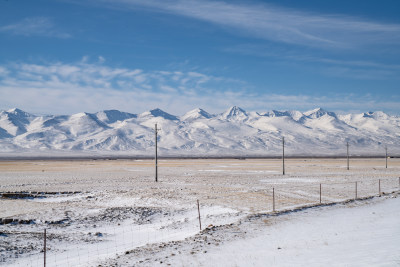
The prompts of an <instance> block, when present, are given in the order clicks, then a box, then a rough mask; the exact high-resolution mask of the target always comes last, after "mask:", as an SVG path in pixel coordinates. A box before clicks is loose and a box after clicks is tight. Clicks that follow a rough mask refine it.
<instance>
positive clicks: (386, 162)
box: [385, 146, 388, 169]
mask: <svg viewBox="0 0 400 267" xmlns="http://www.w3.org/2000/svg"><path fill="white" fill-rule="evenodd" d="M385 151H386V169H387V162H388V153H387V146H385Z"/></svg>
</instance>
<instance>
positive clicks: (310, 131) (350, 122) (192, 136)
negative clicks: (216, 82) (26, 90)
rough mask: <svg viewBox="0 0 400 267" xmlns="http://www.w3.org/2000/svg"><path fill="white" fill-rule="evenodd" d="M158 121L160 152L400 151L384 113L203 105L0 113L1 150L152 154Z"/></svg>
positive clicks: (397, 128)
mask: <svg viewBox="0 0 400 267" xmlns="http://www.w3.org/2000/svg"><path fill="white" fill-rule="evenodd" d="M155 124H157V125H158V128H160V131H159V133H158V147H159V154H160V155H161V156H163V155H164V156H221V157H223V156H278V155H280V153H281V149H282V137H285V151H286V152H287V154H288V155H293V156H296V155H299V156H300V155H303V156H307V155H309V156H312V155H314V156H318V155H319V156H324V155H327V156H328V155H330V156H335V155H337V156H343V155H345V154H346V144H347V142H349V145H350V153H351V154H352V155H365V156H367V155H384V154H385V147H386V146H387V147H388V151H389V154H392V155H394V154H397V155H398V154H400V145H399V141H400V117H399V116H391V115H388V114H385V113H384V112H381V111H377V112H367V113H360V114H347V115H338V114H336V113H334V112H330V111H326V110H323V109H322V108H317V109H314V110H310V111H307V112H300V111H276V110H272V111H268V112H261V113H259V112H246V111H245V110H243V109H241V108H239V107H236V106H235V107H231V108H229V109H228V110H226V111H225V112H223V113H221V114H210V113H208V112H206V111H204V110H202V109H200V108H198V109H194V110H191V111H189V112H187V113H186V114H184V115H183V116H175V115H172V114H169V113H167V112H165V111H163V110H161V109H153V110H150V111H147V112H144V113H141V114H131V113H127V112H122V111H118V110H104V111H100V112H97V113H85V112H82V113H77V114H73V115H41V116H39V115H34V114H30V113H27V112H25V111H22V110H20V109H17V108H15V109H11V110H7V111H1V112H0V155H2V156H7V155H11V154H13V155H15V154H19V153H22V154H46V153H50V154H52V153H54V154H57V153H62V154H67V155H68V154H75V155H80V154H93V155H96V154H101V155H104V154H108V155H131V156H151V155H152V154H153V152H154V145H155V138H154V127H155Z"/></svg>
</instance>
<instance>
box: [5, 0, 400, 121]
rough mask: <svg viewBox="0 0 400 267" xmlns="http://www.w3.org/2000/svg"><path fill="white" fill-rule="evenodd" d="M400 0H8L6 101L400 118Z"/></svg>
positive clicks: (57, 108) (49, 110)
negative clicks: (324, 112) (234, 108)
mask: <svg viewBox="0 0 400 267" xmlns="http://www.w3.org/2000/svg"><path fill="white" fill-rule="evenodd" d="M399 14H400V2H399V1H398V0H380V1H375V0H364V1H359V0H335V1H333V0H326V1H320V0H302V1H298V0H271V1H260V0H258V1H257V0H250V1H249V0H247V1H239V0H232V1H213V0H201V1H200V0H146V1H143V0H48V1H46V0H35V1H31V0H0V110H6V109H10V108H14V107H18V108H20V109H23V110H25V111H27V112H31V113H36V114H72V113H77V112H83V111H85V112H97V111H100V110H107V109H118V110H121V111H125V112H132V113H141V112H144V111H147V110H151V109H155V108H161V109H163V110H164V111H166V112H169V113H172V114H174V115H182V114H184V113H185V112H187V111H189V110H192V109H195V108H203V109H204V110H206V111H208V112H210V113H219V112H223V111H224V110H226V109H228V108H229V107H230V106H235V105H236V106H239V107H241V108H243V109H245V110H247V111H259V112H262V111H268V110H272V109H275V110H300V111H307V110H310V109H314V108H317V107H322V108H324V109H326V110H329V111H334V112H338V113H360V112H368V111H377V110H381V111H384V112H387V113H389V114H396V115H400V86H399V82H400V16H399Z"/></svg>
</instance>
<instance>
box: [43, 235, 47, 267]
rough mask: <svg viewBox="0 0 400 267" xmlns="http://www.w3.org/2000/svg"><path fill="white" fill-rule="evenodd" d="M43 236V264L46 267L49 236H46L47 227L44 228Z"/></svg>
mask: <svg viewBox="0 0 400 267" xmlns="http://www.w3.org/2000/svg"><path fill="white" fill-rule="evenodd" d="M43 238H44V244H43V252H44V254H43V266H44V267H46V249H47V248H46V239H47V237H46V229H44V236H43Z"/></svg>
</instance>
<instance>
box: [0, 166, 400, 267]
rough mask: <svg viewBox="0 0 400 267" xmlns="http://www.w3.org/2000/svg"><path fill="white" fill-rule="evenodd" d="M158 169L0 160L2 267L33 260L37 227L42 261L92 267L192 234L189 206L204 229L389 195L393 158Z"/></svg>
mask: <svg viewBox="0 0 400 267" xmlns="http://www.w3.org/2000/svg"><path fill="white" fill-rule="evenodd" d="M158 173H159V175H158V182H155V172H154V161H153V160H17V161H7V160H3V161H0V181H1V183H0V192H1V193H2V197H1V198H0V218H1V219H2V220H3V222H4V220H5V219H8V220H10V219H12V221H13V223H7V224H4V223H3V224H1V225H0V232H1V233H2V235H0V238H1V239H4V240H3V241H4V242H2V245H0V249H1V259H0V260H1V261H0V262H2V263H4V264H9V265H13V264H21V265H23V264H24V263H26V262H25V261H24V260H26V261H28V260H29V262H32V257H33V258H34V259H36V261H37V262H38V263H39V262H41V258H42V255H41V254H40V251H41V250H42V240H41V238H40V235H39V234H40V233H41V232H42V231H43V229H45V228H46V229H48V231H49V232H52V233H53V235H54V237H53V239H52V241H49V243H48V246H49V247H50V248H51V250H50V251H51V252H49V254H48V256H49V257H50V258H49V259H48V260H49V261H54V262H56V263H57V262H58V264H60V266H62V265H63V263H64V264H66V265H70V266H74V265H82V266H85V265H88V264H93V265H95V263H96V262H98V261H99V260H100V261H101V260H103V261H104V260H107V259H110V258H115V257H116V255H118V254H119V253H124V252H126V251H128V250H129V249H135V248H139V247H143V246H146V245H149V244H156V243H159V242H173V241H174V240H175V241H176V240H181V239H185V238H188V237H190V236H194V235H196V233H198V232H199V228H198V224H199V221H198V214H197V201H199V207H200V211H201V213H202V216H201V217H202V218H201V223H202V224H203V229H204V228H205V227H213V226H216V225H228V224H232V223H236V222H238V221H240V220H241V219H243V218H244V217H245V216H249V215H254V214H261V213H268V212H271V211H272V210H273V209H275V210H276V211H279V210H288V209H293V208H296V207H301V206H310V205H314V204H319V203H332V202H341V201H345V200H349V199H354V198H365V197H370V196H378V195H379V194H385V193H390V192H394V191H397V190H399V186H400V178H399V176H400V175H399V173H400V159H396V158H390V159H388V168H385V158H379V159H378V158H357V159H350V169H349V170H347V161H346V159H345V158H344V159H343V158H338V159H322V158H314V159H311V158H299V159H293V158H291V159H286V160H285V175H283V174H282V160H280V159H162V160H159V169H158ZM116 225H117V226H116ZM115 227H117V230H116V228H115ZM118 227H119V228H118ZM124 227H125V228H124ZM136 227H139V228H136ZM118 229H124V230H123V232H120V231H119V230H118ZM129 229H130V230H129ZM71 232H75V233H76V234H74V235H73V237H71V235H70V233H71ZM127 232H129V234H130V235H132V236H134V235H137V236H139V238H138V237H136V238H134V239H136V240H137V242H136V243H135V242H133V241H129V242H128V241H125V242H122V243H121V244H120V243H118V242H119V241H118V240H119V239H120V236H121V235H126V233H127ZM149 232H151V234H149ZM21 233H28V234H26V235H25V236H23V235H22V234H21ZM89 233H90V234H89ZM157 233H160V235H158V234H157ZM95 234H96V235H95ZM55 240H58V241H57V242H59V243H58V245H57V244H56V243H55V242H56V241H55ZM94 244H95V245H96V246H97V253H93V250H95V249H94V248H93V245H94ZM110 244H114V245H113V246H112V247H113V248H112V249H110ZM90 246H92V247H90ZM99 247H100V249H99ZM105 247H106V248H105ZM86 248H87V250H88V251H89V252H82V251H85V249H86ZM77 250H78V251H81V254H85V253H88V254H89V255H90V256H79V255H80V254H79V253H78V254H77V252H76V251H77ZM102 250H104V251H103V252H102ZM74 251H75V252H74ZM90 251H92V252H90ZM66 253H67V254H66ZM77 255H78V256H77ZM52 257H53V258H52ZM33 262H35V261H33ZM54 262H53V263H54ZM28 266H29V265H28ZM32 266H35V265H34V264H32ZM49 266H51V265H49Z"/></svg>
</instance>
